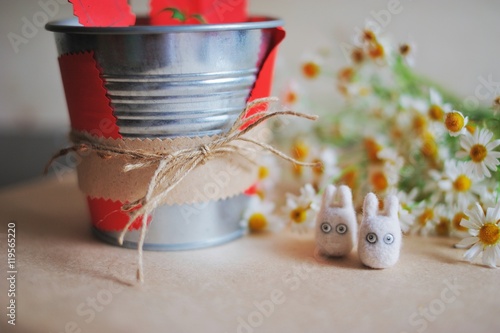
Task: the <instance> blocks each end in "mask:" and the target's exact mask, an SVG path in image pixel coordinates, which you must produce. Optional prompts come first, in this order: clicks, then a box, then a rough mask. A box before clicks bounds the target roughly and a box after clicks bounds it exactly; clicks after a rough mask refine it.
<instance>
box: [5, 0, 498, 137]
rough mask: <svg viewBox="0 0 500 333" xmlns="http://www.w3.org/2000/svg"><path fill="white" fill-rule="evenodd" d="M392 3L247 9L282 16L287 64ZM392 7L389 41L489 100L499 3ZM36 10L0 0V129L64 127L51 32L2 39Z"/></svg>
mask: <svg viewBox="0 0 500 333" xmlns="http://www.w3.org/2000/svg"><path fill="white" fill-rule="evenodd" d="M48 1H50V0H41V2H44V3H45V2H48ZM54 1H56V2H57V1H60V2H63V1H62V0H54ZM393 1H397V0H373V1H361V0H358V1H348V0H345V1H342V0H309V1H303V0H301V1H299V0H253V1H250V11H251V12H252V13H263V14H268V15H274V16H279V17H282V18H283V19H285V21H286V28H287V30H288V37H287V40H286V42H285V43H284V45H283V47H282V49H281V55H280V56H281V62H282V63H285V64H287V66H289V68H294V67H293V66H294V65H296V64H297V62H298V61H299V59H300V58H301V56H302V55H303V54H304V53H305V52H307V51H308V50H311V49H315V48H317V47H321V46H325V45H329V46H332V45H333V46H335V45H338V43H339V42H341V41H349V40H350V38H351V36H352V35H353V34H354V31H355V27H360V28H362V27H363V26H364V24H365V21H366V20H367V19H368V20H369V19H371V20H373V19H374V17H375V16H376V13H380V11H381V10H386V9H387V7H388V5H389V4H390V3H391V2H393ZM132 5H133V7H134V9H135V11H136V12H145V11H146V8H147V0H132ZM397 8H398V11H399V12H398V13H397V14H395V15H391V17H390V18H387V16H386V17H385V18H384V22H383V24H384V25H385V27H384V30H385V31H386V32H387V33H388V34H389V35H391V36H393V37H394V39H395V40H397V41H404V40H408V39H410V40H412V41H414V42H416V43H417V45H418V54H417V68H418V69H419V70H420V71H421V72H423V73H425V74H427V75H430V76H432V77H434V78H435V79H436V80H437V81H439V82H441V83H443V84H446V85H448V86H449V87H450V88H452V89H454V90H456V91H457V92H458V93H460V94H461V95H463V96H464V97H466V96H469V95H471V96H474V94H475V93H476V90H477V93H479V94H480V97H479V99H484V101H485V103H489V98H486V97H491V98H493V93H494V90H496V85H495V84H493V85H492V86H491V87H490V89H491V90H490V91H489V90H487V89H486V88H485V87H482V88H481V82H480V80H479V79H478V78H479V77H484V78H486V79H487V78H488V76H490V75H491V80H492V81H494V82H497V81H500V65H499V62H498V54H500V46H499V44H498V41H499V40H500V20H498V15H499V14H500V1H494V0H491V1H489V0H480V1H466V0H440V1H432V0H413V1H411V0H400V4H399V6H398V7H397ZM41 11H42V8H41V6H40V4H39V1H38V0H7V1H2V4H1V10H0V133H7V132H8V131H16V130H20V129H23V130H25V129H28V130H30V131H31V132H37V131H50V132H61V133H62V132H65V131H67V129H68V127H67V126H68V118H67V116H66V109H65V108H66V106H65V101H64V96H63V91H62V86H61V83H60V77H59V72H58V67H57V62H56V50H55V45H54V41H53V39H52V37H53V36H52V35H51V33H49V32H46V31H44V30H43V29H42V28H40V29H39V31H37V32H36V33H34V34H33V36H32V37H30V38H29V39H28V41H27V43H26V44H21V45H19V51H18V52H15V51H14V49H13V48H12V46H11V45H10V43H9V40H8V38H7V35H8V33H10V32H13V33H17V34H21V29H22V26H23V17H25V18H27V19H28V20H29V21H33V16H34V15H35V16H36V15H38V16H37V18H40V19H43V15H42V16H40V14H39V13H40V12H41ZM374 13H375V14H374ZM70 14H71V7H70V5H68V4H64V5H58V6H57V10H56V11H55V13H54V15H51V16H53V17H51V19H52V18H61V17H67V16H69V15H70ZM334 50H336V52H337V53H338V55H337V59H338V61H339V63H342V62H344V59H343V57H342V55H341V53H340V50H339V48H338V47H334ZM285 68H288V67H285ZM279 75H280V76H282V77H283V75H286V73H283V72H281V73H279ZM487 95H491V96H487Z"/></svg>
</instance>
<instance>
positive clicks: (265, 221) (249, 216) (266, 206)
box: [240, 196, 283, 232]
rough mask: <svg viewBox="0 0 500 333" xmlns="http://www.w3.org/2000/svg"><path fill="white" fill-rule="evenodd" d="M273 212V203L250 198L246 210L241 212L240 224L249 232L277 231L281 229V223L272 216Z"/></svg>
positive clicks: (254, 197) (256, 197)
mask: <svg viewBox="0 0 500 333" xmlns="http://www.w3.org/2000/svg"><path fill="white" fill-rule="evenodd" d="M273 211H274V203H272V202H270V201H263V200H261V199H260V198H259V197H258V196H252V198H251V199H250V202H249V204H248V207H247V209H246V210H245V211H244V212H243V218H242V220H241V221H240V224H241V226H242V227H244V228H247V229H248V231H250V232H263V231H266V230H270V231H278V230H280V229H281V228H282V226H283V223H282V221H281V219H280V218H278V217H277V216H276V215H274V214H273Z"/></svg>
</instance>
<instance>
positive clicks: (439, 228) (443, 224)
mask: <svg viewBox="0 0 500 333" xmlns="http://www.w3.org/2000/svg"><path fill="white" fill-rule="evenodd" d="M449 232H450V220H448V219H447V218H444V217H441V218H440V219H439V223H438V224H436V233H437V234H438V236H448V234H449Z"/></svg>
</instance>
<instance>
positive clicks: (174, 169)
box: [46, 97, 318, 282]
mask: <svg viewBox="0 0 500 333" xmlns="http://www.w3.org/2000/svg"><path fill="white" fill-rule="evenodd" d="M276 101H278V99H277V98H272V97H271V98H262V99H256V100H254V101H252V102H250V103H248V104H247V106H246V108H245V109H244V110H243V111H242V112H241V113H240V115H239V117H238V119H237V120H236V121H235V122H234V124H233V126H232V127H231V128H230V129H229V131H228V132H227V133H225V134H223V135H221V136H218V137H216V138H215V139H214V140H212V141H210V142H208V143H206V144H202V145H200V146H197V147H191V148H185V149H181V150H178V151H175V152H173V153H154V152H148V151H142V150H132V149H124V148H116V147H109V146H106V145H104V144H102V143H100V142H98V141H96V140H95V139H93V138H92V137H90V136H86V135H77V134H75V133H72V135H71V140H72V141H73V143H74V145H73V146H72V147H70V148H66V149H62V150H61V151H60V152H59V153H58V154H56V155H55V156H54V157H53V158H52V159H51V160H50V162H49V164H48V165H47V168H48V166H50V164H51V163H52V162H53V161H54V160H55V159H56V158H58V157H60V156H63V155H66V154H67V153H69V152H71V151H76V152H79V151H87V150H89V149H92V150H94V151H95V152H96V153H97V154H98V155H99V156H100V157H101V158H104V159H107V158H112V157H113V156H120V155H121V156H126V157H127V158H128V159H130V163H127V164H125V166H124V171H125V172H128V171H131V170H135V169H141V168H146V167H150V166H155V165H156V170H155V172H154V174H153V177H152V178H151V180H150V182H149V185H148V189H147V191H146V194H145V195H144V196H143V197H142V198H140V199H138V200H136V201H134V202H130V203H126V204H124V205H123V206H122V210H123V211H126V212H128V213H129V221H128V223H127V224H126V225H125V227H124V228H123V230H122V231H121V234H120V237H119V239H118V241H119V244H120V245H122V244H123V239H124V237H125V235H126V233H127V231H128V229H129V227H130V226H131V225H132V223H133V222H134V221H135V220H136V219H137V218H138V217H140V216H142V225H141V234H140V238H139V242H138V245H137V249H138V267H137V279H138V280H139V281H140V282H143V281H144V272H143V246H144V240H145V237H146V230H147V220H148V216H149V215H150V214H151V213H152V212H153V211H154V210H155V209H156V208H157V207H158V206H160V205H161V204H162V203H163V201H164V200H165V199H166V197H167V196H168V195H169V193H170V192H171V191H172V190H173V189H174V188H175V187H176V186H177V185H178V184H179V183H180V182H181V181H182V180H183V179H184V178H185V177H186V176H187V175H189V173H190V172H191V171H192V170H194V169H195V168H196V167H198V166H199V165H203V164H205V163H206V162H207V161H208V160H210V159H213V158H217V157H222V156H228V155H231V154H239V155H241V156H242V157H244V158H246V159H247V160H249V162H251V163H255V162H254V161H252V160H251V159H249V158H248V156H247V155H246V154H245V153H249V152H255V151H256V149H252V148H250V147H246V146H242V145H235V143H236V142H238V141H240V142H247V143H251V144H253V145H254V146H257V147H260V148H262V149H264V150H267V151H269V152H271V153H273V154H275V155H276V156H278V157H280V158H282V159H284V160H286V161H288V162H291V163H294V164H297V165H301V166H306V167H313V166H316V165H317V164H316V163H304V162H300V161H297V160H295V159H293V158H291V157H289V156H288V155H286V154H284V153H282V152H281V151H279V150H277V149H276V148H274V147H272V146H271V145H269V144H267V143H264V142H260V141H256V140H253V139H251V138H249V137H246V136H245V134H247V133H248V132H249V131H251V130H252V129H254V128H255V127H257V126H259V125H260V124H262V123H263V122H264V121H266V120H267V119H269V118H273V117H276V116H280V115H289V116H295V117H300V118H306V119H309V120H316V119H317V118H318V117H317V116H312V115H307V114H303V113H299V112H294V111H290V110H284V111H283V110H282V111H269V110H264V111H259V112H257V113H255V114H253V115H251V116H249V117H246V115H247V113H248V111H249V110H250V109H252V108H254V107H256V106H259V105H262V104H265V103H269V102H276ZM246 124H250V125H248V126H246V127H244V126H245V125H246ZM242 128H243V129H242ZM47 168H46V170H47Z"/></svg>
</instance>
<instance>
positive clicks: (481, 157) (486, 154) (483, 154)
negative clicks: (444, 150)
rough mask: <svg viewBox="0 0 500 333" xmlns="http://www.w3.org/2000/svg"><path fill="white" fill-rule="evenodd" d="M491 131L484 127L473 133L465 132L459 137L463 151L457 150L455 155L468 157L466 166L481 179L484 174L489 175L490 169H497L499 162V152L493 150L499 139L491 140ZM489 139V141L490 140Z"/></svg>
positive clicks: (499, 142) (499, 143)
mask: <svg viewBox="0 0 500 333" xmlns="http://www.w3.org/2000/svg"><path fill="white" fill-rule="evenodd" d="M492 138H493V133H492V132H490V131H488V130H487V129H485V128H482V129H479V130H476V131H475V132H474V134H470V133H469V132H466V133H465V134H464V135H462V136H461V137H460V146H462V148H463V149H464V151H459V152H458V153H457V157H467V156H469V157H470V159H471V160H470V161H467V162H466V163H467V166H468V167H469V168H470V170H471V171H472V172H473V173H474V174H475V175H476V176H478V177H479V178H480V179H482V178H483V177H484V176H486V177H491V173H490V170H491V171H497V165H498V164H500V161H498V159H499V158H500V152H498V151H494V150H493V149H495V148H496V147H497V146H498V145H500V140H494V141H491V139H492ZM490 141H491V142H490Z"/></svg>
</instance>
